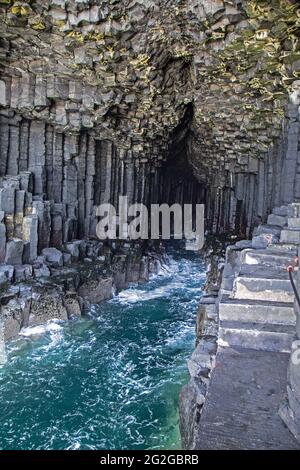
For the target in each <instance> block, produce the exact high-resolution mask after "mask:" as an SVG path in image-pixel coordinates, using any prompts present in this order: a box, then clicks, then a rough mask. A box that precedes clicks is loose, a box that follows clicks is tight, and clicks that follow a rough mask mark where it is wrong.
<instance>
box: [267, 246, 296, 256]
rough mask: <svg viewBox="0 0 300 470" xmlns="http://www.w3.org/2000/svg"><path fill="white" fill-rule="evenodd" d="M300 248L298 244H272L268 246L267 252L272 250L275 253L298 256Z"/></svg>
mask: <svg viewBox="0 0 300 470" xmlns="http://www.w3.org/2000/svg"><path fill="white" fill-rule="evenodd" d="M298 248H299V246H298V245H297V243H270V245H268V246H267V250H271V251H273V252H277V251H279V252H282V253H283V252H287V253H291V254H293V255H295V256H297V253H298Z"/></svg>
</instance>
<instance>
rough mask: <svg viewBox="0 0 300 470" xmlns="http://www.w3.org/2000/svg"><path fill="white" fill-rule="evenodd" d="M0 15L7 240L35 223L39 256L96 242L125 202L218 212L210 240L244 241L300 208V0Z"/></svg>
mask: <svg viewBox="0 0 300 470" xmlns="http://www.w3.org/2000/svg"><path fill="white" fill-rule="evenodd" d="M0 5H1V7H0V8H1V9H0V17H1V18H0V20H1V26H0V28H1V38H2V39H1V53H0V54H1V56H0V57H1V58H0V63H1V81H0V103H1V106H2V110H1V160H0V176H1V177H2V180H1V186H2V193H3V191H5V195H4V193H3V197H2V199H1V198H0V200H2V202H1V204H2V206H3V205H4V206H3V207H2V206H0V211H2V214H3V216H2V218H1V222H0V230H2V232H4V225H5V227H6V239H7V240H8V241H9V240H11V239H12V238H15V237H17V238H22V237H23V239H24V237H25V240H28V239H29V240H30V237H32V236H34V235H33V233H35V231H36V229H35V224H36V222H35V220H34V218H35V216H33V215H32V213H33V212H35V213H36V214H37V217H38V221H39V224H38V248H39V249H42V248H45V247H47V246H49V245H50V246H56V247H60V246H61V244H62V243H64V242H67V241H69V240H72V239H74V238H81V237H84V236H85V237H90V236H92V235H94V234H95V207H96V206H97V205H98V204H99V203H101V202H112V203H114V204H117V200H118V195H119V194H127V195H128V196H129V202H134V201H139V202H144V203H147V204H149V203H150V202H205V203H206V208H207V227H208V228H210V229H212V230H214V231H224V230H227V231H229V230H230V231H231V230H232V231H234V230H235V231H237V232H241V233H243V234H249V232H250V231H251V229H252V228H253V226H254V224H255V223H257V222H258V221H259V220H260V219H263V218H264V217H265V215H266V214H267V212H268V211H269V210H270V209H271V208H272V207H273V206H275V205H280V204H281V203H283V202H289V201H291V200H295V199H296V200H297V199H299V198H300V167H299V164H298V160H297V158H298V156H297V152H298V141H299V119H298V118H299V114H298V106H299V90H300V81H299V79H300V76H299V75H300V74H299V68H300V67H299V65H300V53H299V29H300V10H299V6H298V2H292V1H289V0H268V1H254V0H250V1H238V0H236V1H221V0H210V1H204V0H182V1H175V0H156V1H152V0H149V1H145V0H143V1H142V0H140V1H134V0H133V1H127V0H123V1H113V0H110V1H100V0H82V1H78V0H77V1H74V0H73V1H64V0H52V1H50V0H49V1H44V0H43V1H41V0H36V1H34V0H32V1H30V2H24V1H10V0H5V1H2V2H1V4H0ZM8 175H9V177H8ZM8 195H9V198H8V199H7V197H8ZM4 201H6V202H4ZM7 201H10V203H8V202H7ZM0 215H1V212H0ZM26 217H29V219H26V223H25V226H26V230H24V221H23V219H24V218H26ZM30 217H31V218H30ZM1 227H2V228H1ZM2 232H0V233H2ZM24 233H25V235H24ZM2 238H3V237H2ZM2 251H3V256H5V255H4V251H5V250H4V248H3V250H2ZM0 256H1V242H0ZM31 256H34V253H33V254H31Z"/></svg>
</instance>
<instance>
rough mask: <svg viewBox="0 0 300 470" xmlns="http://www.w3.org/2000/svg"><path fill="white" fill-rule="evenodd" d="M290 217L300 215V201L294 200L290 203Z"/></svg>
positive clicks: (288, 211)
mask: <svg viewBox="0 0 300 470" xmlns="http://www.w3.org/2000/svg"><path fill="white" fill-rule="evenodd" d="M287 213H288V217H300V203H299V202H293V203H292V204H289V205H288V210H287Z"/></svg>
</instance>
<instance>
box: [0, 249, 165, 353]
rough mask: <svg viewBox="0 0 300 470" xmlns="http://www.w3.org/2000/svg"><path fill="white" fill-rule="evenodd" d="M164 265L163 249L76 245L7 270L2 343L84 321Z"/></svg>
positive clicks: (1, 301)
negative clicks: (35, 328)
mask: <svg viewBox="0 0 300 470" xmlns="http://www.w3.org/2000/svg"><path fill="white" fill-rule="evenodd" d="M18 245H19V243H18V242H17V241H16V242H15V243H14V242H13V244H12V245H11V246H12V249H11V258H10V260H11V261H17V256H19V254H18ZM18 261H21V259H20V260H18ZM164 261H166V255H165V253H164V249H163V247H161V246H154V245H152V246H149V245H148V247H147V248H145V247H143V246H142V244H141V243H140V242H134V243H133V242H131V243H122V244H117V243H110V244H105V243H103V242H99V241H96V240H75V241H73V242H70V243H67V244H66V245H65V246H64V248H63V250H62V251H60V250H58V249H57V248H46V249H44V250H43V251H42V255H41V256H38V257H37V258H36V260H35V261H34V263H33V264H25V265H24V264H14V265H9V264H5V265H1V267H0V285H1V287H0V337H1V339H2V342H3V341H4V342H5V341H7V340H9V339H11V338H13V337H15V336H17V335H18V334H19V332H20V330H21V329H22V328H24V327H27V326H32V325H38V324H42V323H45V322H47V321H49V320H51V319H59V320H68V319H71V318H74V317H80V316H81V315H83V314H85V313H87V312H88V310H89V308H90V306H91V305H92V304H97V303H99V302H101V301H103V300H105V299H109V298H111V297H112V296H113V295H114V293H115V292H117V291H119V290H121V289H124V288H126V287H128V285H129V284H130V283H131V282H146V281H147V280H148V279H149V275H150V274H151V273H157V272H158V271H159V269H160V266H161V263H163V262H164ZM1 339H0V342H1ZM2 348H3V344H2Z"/></svg>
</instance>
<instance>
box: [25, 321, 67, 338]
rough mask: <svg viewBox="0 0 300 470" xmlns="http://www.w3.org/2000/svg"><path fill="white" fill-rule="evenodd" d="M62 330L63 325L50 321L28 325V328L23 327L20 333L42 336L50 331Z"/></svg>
mask: <svg viewBox="0 0 300 470" xmlns="http://www.w3.org/2000/svg"><path fill="white" fill-rule="evenodd" d="M62 330H63V327H62V326H60V325H58V324H57V323H55V322H53V321H51V322H49V323H45V324H44V325H37V326H28V327H26V328H22V330H21V331H20V335H21V336H27V337H28V336H40V335H44V334H45V333H48V332H53V331H62Z"/></svg>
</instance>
